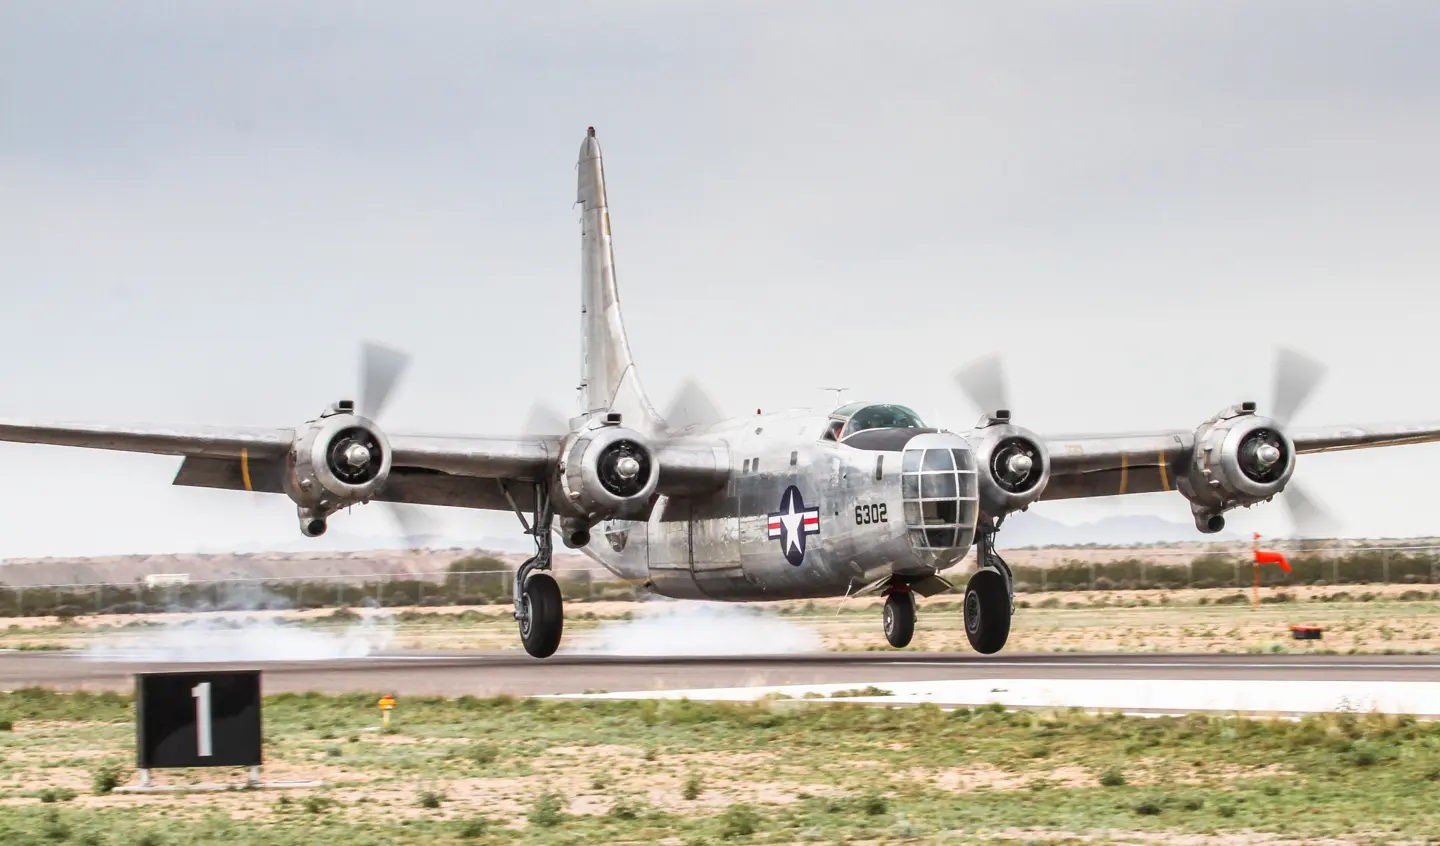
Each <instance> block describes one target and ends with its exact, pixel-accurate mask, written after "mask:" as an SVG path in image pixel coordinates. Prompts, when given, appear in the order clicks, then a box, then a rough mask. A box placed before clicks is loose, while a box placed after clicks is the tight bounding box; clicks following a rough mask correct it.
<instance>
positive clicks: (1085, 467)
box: [1040, 423, 1440, 500]
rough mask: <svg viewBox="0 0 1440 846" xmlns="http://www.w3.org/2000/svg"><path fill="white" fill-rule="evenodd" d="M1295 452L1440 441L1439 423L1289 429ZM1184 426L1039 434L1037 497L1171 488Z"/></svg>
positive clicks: (1190, 446) (1184, 465) (1184, 455)
mask: <svg viewBox="0 0 1440 846" xmlns="http://www.w3.org/2000/svg"><path fill="white" fill-rule="evenodd" d="M1286 434H1287V435H1289V437H1290V440H1291V442H1293V443H1294V444H1295V452H1296V453H1297V454H1299V455H1306V454H1310V453H1320V452H1338V451H1341V450H1351V449H1371V448H1374V447H1386V446H1402V445H1405V444H1424V443H1435V442H1440V423H1413V424H1412V423H1376V424H1366V425H1356V426H1319V427H1309V428H1305V427H1297V428H1294V429H1287V430H1286ZM1195 438H1196V433H1195V432H1194V431H1186V430H1178V429H1176V430H1169V431H1160V432H1149V433H1138V434H1119V435H1080V436H1056V437H1046V438H1043V441H1044V443H1045V446H1046V448H1047V449H1048V450H1049V452H1050V483H1049V484H1048V485H1046V487H1045V491H1044V493H1042V494H1041V496H1040V499H1041V500H1051V499H1077V498H1082V497H1095V496H1119V495H1124V494H1137V493H1155V492H1158V491H1169V490H1174V489H1175V483H1176V479H1177V478H1179V476H1180V475H1182V474H1184V473H1186V472H1187V471H1188V470H1189V468H1190V466H1191V460H1192V458H1193V455H1194V448H1195Z"/></svg>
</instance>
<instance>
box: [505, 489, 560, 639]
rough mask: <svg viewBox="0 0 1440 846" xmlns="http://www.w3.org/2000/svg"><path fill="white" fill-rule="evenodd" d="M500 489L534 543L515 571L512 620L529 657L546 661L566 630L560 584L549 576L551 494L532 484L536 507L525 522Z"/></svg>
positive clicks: (507, 491) (508, 494)
mask: <svg viewBox="0 0 1440 846" xmlns="http://www.w3.org/2000/svg"><path fill="white" fill-rule="evenodd" d="M501 490H503V491H504V493H505V499H506V500H508V501H509V503H510V507H511V508H513V509H514V510H515V516H516V517H519V518H520V525H522V526H524V527H525V533H526V534H527V535H530V536H531V537H533V538H534V540H535V554H534V555H533V556H531V557H530V558H528V559H526V561H525V563H524V564H521V565H520V569H518V570H516V571H515V619H516V621H518V622H519V623H520V642H521V643H522V644H524V646H525V651H526V652H528V653H530V655H531V656H533V657H535V658H549V657H550V656H551V655H554V654H555V650H556V649H558V648H560V635H561V632H562V631H563V630H564V627H565V611H564V603H563V601H562V599H561V597H560V585H559V584H558V583H557V582H556V581H555V577H554V576H552V575H550V555H551V552H552V546H551V543H552V535H551V531H550V529H551V525H552V523H553V521H554V519H555V513H554V511H552V510H551V507H550V491H549V489H548V488H547V487H546V486H545V485H543V484H537V485H535V487H534V496H535V508H534V510H533V511H532V512H531V515H530V516H531V520H530V521H526V519H525V514H524V513H523V512H522V511H521V510H520V508H519V507H518V506H517V505H516V504H515V500H514V498H513V497H511V496H510V491H509V489H508V488H506V487H505V486H504V484H503V483H502V485H501Z"/></svg>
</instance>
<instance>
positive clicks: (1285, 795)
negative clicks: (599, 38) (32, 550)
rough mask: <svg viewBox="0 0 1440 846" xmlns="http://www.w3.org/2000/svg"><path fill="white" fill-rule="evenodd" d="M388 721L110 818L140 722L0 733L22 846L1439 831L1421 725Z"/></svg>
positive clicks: (1431, 728)
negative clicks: (271, 783)
mask: <svg viewBox="0 0 1440 846" xmlns="http://www.w3.org/2000/svg"><path fill="white" fill-rule="evenodd" d="M376 698H377V697H376V695H373V694H363V695H360V694H357V695H347V696H321V695H296V694H280V695H275V696H270V697H268V698H267V704H266V740H265V744H266V745H265V749H266V758H267V761H268V762H269V763H268V764H267V766H273V767H275V768H277V770H278V768H281V767H283V772H284V773H285V775H284V776H280V777H283V778H314V779H320V780H323V781H326V782H328V783H329V785H330V786H329V787H323V788H319V789H313V790H297V791H286V792H285V793H283V794H273V793H263V792H255V791H235V792H232V793H219V794H198V793H196V794H191V795H189V796H184V795H163V796H133V795H110V796H108V798H106V799H105V800H103V801H97V800H94V799H86V798H82V797H77V796H76V793H75V790H74V785H76V784H84V783H85V782H86V781H87V780H88V781H89V782H90V783H91V784H92V787H93V792H94V793H96V794H100V795H106V794H112V793H113V791H114V789H115V787H117V786H118V785H120V784H122V783H128V782H131V781H132V780H133V778H134V773H133V771H132V770H131V769H129V768H128V767H122V766H120V765H118V764H116V763H115V762H116V761H121V760H126V759H128V758H129V757H130V755H131V749H132V744H133V742H134V728H133V723H132V720H133V711H132V703H131V702H130V700H129V699H128V698H127V697H123V696H116V695H113V694H88V693H80V694H59V693H52V692H45V691H37V690H24V691H17V692H14V693H9V694H0V715H3V717H4V718H6V719H10V720H12V721H14V731H13V732H10V733H6V734H0V785H5V786H0V843H5V844H7V846H9V844H16V845H17V846H41V844H64V843H72V844H95V846H112V845H113V846H131V844H153V845H154V846H161V844H164V846H170V845H171V844H174V846H178V844H182V843H190V842H224V843H228V844H239V845H240V846H250V844H256V846H258V844H262V843H264V844H270V843H273V844H279V846H290V844H295V845H296V846H299V844H302V843H308V842H312V841H314V840H315V839H316V838H324V839H326V840H335V841H342V842H346V843H347V844H348V843H353V844H356V846H370V844H376V846H378V845H379V844H385V845H386V846H406V844H430V843H439V844H449V843H460V842H467V843H468V842H478V843H489V842H495V843H499V842H526V843H537V844H551V843H554V844H559V843H602V842H659V841H664V840H667V839H668V838H674V839H675V842H677V843H686V844H688V843H703V842H711V843H718V842H722V841H723V842H736V843H761V842H766V843H770V842H775V843H779V842H787V843H788V842H800V841H816V842H831V843H833V842H852V841H868V842H882V843H884V842H896V841H900V840H905V839H912V840H924V841H931V840H934V841H941V842H964V841H967V840H971V839H974V840H983V839H985V838H986V835H985V834H984V833H985V832H996V831H1000V830H1005V829H1011V828H1015V829H1020V830H1022V834H1021V835H1020V839H1022V840H1023V839H1025V838H1026V837H1031V836H1033V839H1036V840H1051V841H1055V840H1065V839H1066V838H1074V837H1081V836H1088V835H1096V834H1098V835H1099V836H1100V837H1101V839H1102V840H1103V839H1104V838H1106V837H1111V838H1117V837H1119V838H1121V839H1124V838H1123V837H1122V835H1123V834H1124V833H1125V832H1133V833H1135V834H1136V835H1137V836H1143V837H1145V838H1147V839H1149V840H1151V841H1154V842H1160V841H1163V840H1165V839H1166V838H1167V836H1173V837H1175V838H1179V837H1197V838H1199V840H1197V841H1196V842H1204V839H1205V838H1207V837H1214V838H1223V837H1227V836H1230V835H1239V834H1241V833H1243V832H1247V831H1248V832H1258V833H1261V834H1276V835H1283V836H1285V837H1286V838H1289V839H1291V840H1306V839H1316V838H1322V837H1330V838H1337V839H1339V840H1342V841H1355V842H1375V841H1385V840H1392V839H1402V838H1409V839H1419V838H1423V837H1425V836H1428V835H1430V834H1431V833H1433V832H1434V831H1436V830H1440V806H1437V805H1436V803H1434V802H1431V801H1429V800H1428V798H1427V797H1428V793H1427V790H1428V787H1429V786H1431V785H1433V784H1434V783H1435V782H1436V781H1440V725H1437V724H1430V723H1421V722H1417V721H1415V720H1413V719H1409V718H1404V717H1386V716H1379V715H1360V714H1332V715H1324V716H1315V717H1310V718H1306V719H1303V720H1298V721H1282V720H1275V721H1267V720H1247V719H1232V718H1224V717H1214V716H1189V717H1183V718H1179V717H1157V718H1152V719H1146V718H1138V717H1137V718H1131V717H1123V716H1111V715H1099V716H1097V715H1087V714H1084V713H1080V712H1074V711H1033V712H1013V713H1012V712H1006V711H1004V710H1003V709H1001V708H998V707H985V708H979V709H974V710H970V709H959V710H955V711H944V710H941V709H939V708H936V707H934V706H917V707H883V706H862V705H855V704H846V703H836V702H810V701H805V700H798V699H796V700H776V701H770V702H763V703H756V704H733V703H716V704H707V703H695V702H686V701H654V700H646V701H636V702H624V701H584V702H572V701H556V700H525V699H512V698H504V697H502V698H496V699H478V698H473V697H461V698H459V699H450V700H445V699H438V698H423V697H414V698H410V697H407V698H406V701H405V705H404V708H405V710H404V723H403V726H401V727H399V729H398V731H397V732H396V733H395V734H391V735H384V734H382V733H380V732H378V731H374V730H373V729H374V728H375V724H376V722H377V719H376V716H375V713H374V701H375V699H376ZM335 738H353V739H352V740H346V741H345V743H344V754H343V755H342V756H340V757H331V756H330V755H329V754H328V753H327V751H326V750H328V749H330V748H333V747H334V746H335V743H336V741H335ZM477 738H484V740H483V741H478V740H477ZM647 752H653V753H654V754H653V760H649V761H647V760H646V757H647ZM1041 752H1043V753H1044V754H1040V753H1041ZM481 761H483V762H484V763H480V762H481ZM194 775H195V777H196V778H197V779H198V780H201V781H215V780H233V781H235V782H237V783H238V782H241V781H242V780H243V778H244V773H243V772H235V773H226V772H206V773H198V774H194ZM186 777H187V776H186V774H185V773H170V772H165V773H159V774H157V778H159V779H160V780H161V781H162V782H164V781H169V783H183V782H184V780H185V778H186ZM22 785H23V788H22V787H21V786H22ZM1024 830H1030V831H1031V832H1033V835H1032V834H1025V833H1023V832H1024Z"/></svg>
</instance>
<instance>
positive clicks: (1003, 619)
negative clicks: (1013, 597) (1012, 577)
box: [965, 570, 1010, 655]
mask: <svg viewBox="0 0 1440 846" xmlns="http://www.w3.org/2000/svg"><path fill="white" fill-rule="evenodd" d="M965 636H966V637H968V638H969V639H970V645H971V646H972V647H974V649H975V651H976V652H979V653H980V654H982V655H992V654H994V653H996V652H999V651H1000V650H1001V649H1002V648H1003V647H1004V646H1005V641H1007V640H1009V639H1010V591H1009V589H1008V588H1007V586H1006V584H1005V577H1004V576H1002V575H1000V574H999V573H997V572H996V571H994V570H980V571H978V572H976V573H975V575H973V576H971V577H970V582H969V584H967V585H966V586H965Z"/></svg>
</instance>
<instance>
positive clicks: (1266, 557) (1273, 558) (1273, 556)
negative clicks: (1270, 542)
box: [1255, 549, 1290, 573]
mask: <svg viewBox="0 0 1440 846" xmlns="http://www.w3.org/2000/svg"><path fill="white" fill-rule="evenodd" d="M1255 563H1256V564H1279V565H1280V569H1281V570H1284V571H1285V572H1287V573H1288V572H1290V562H1289V561H1286V560H1285V556H1284V555H1281V554H1280V553H1278V552H1269V551H1268V550H1264V549H1257V550H1255Z"/></svg>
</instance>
